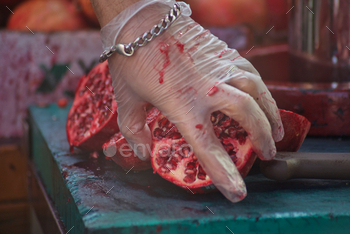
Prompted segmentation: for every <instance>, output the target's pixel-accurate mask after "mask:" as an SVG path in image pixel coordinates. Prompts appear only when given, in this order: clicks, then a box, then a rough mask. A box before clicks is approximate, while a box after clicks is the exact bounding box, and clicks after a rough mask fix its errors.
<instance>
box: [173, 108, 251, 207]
mask: <svg viewBox="0 0 350 234" xmlns="http://www.w3.org/2000/svg"><path fill="white" fill-rule="evenodd" d="M189 115H190V116H188V117H187V118H186V120H185V122H183V121H178V122H177V123H176V127H177V128H178V129H179V131H180V132H181V134H182V135H183V136H184V138H185V139H186V141H187V142H188V143H189V144H190V145H191V146H192V149H193V151H194V153H195V155H196V156H197V158H198V160H199V163H200V165H201V166H202V167H203V169H204V171H205V172H206V173H207V175H208V176H209V178H210V179H211V180H212V182H213V183H214V185H215V186H216V187H217V188H218V189H219V190H220V192H221V193H222V194H223V195H224V196H225V197H226V198H227V199H229V200H230V201H231V202H238V201H240V200H242V199H243V198H244V197H245V196H246V195H247V190H246V186H245V183H244V181H243V179H242V177H241V175H240V173H239V172H238V170H237V168H236V166H235V165H234V163H233V162H232V159H231V158H230V157H229V155H228V154H227V152H226V151H225V149H224V148H223V146H222V144H221V143H220V141H219V139H218V138H217V137H216V135H215V133H214V130H213V125H212V123H211V122H210V118H209V116H210V114H209V112H208V114H206V115H198V114H196V113H195V111H194V112H193V113H191V114H189ZM203 116H204V117H203ZM198 124H201V125H202V126H203V127H201V128H198ZM196 126H197V127H196Z"/></svg>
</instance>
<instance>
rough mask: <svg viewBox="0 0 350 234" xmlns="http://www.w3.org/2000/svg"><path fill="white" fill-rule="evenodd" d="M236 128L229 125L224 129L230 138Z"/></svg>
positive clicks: (234, 133) (234, 134)
mask: <svg viewBox="0 0 350 234" xmlns="http://www.w3.org/2000/svg"><path fill="white" fill-rule="evenodd" d="M236 130H237V129H236V128H233V127H230V128H228V129H227V130H226V131H225V133H226V134H228V135H229V136H230V137H231V138H234V137H235V136H236Z"/></svg>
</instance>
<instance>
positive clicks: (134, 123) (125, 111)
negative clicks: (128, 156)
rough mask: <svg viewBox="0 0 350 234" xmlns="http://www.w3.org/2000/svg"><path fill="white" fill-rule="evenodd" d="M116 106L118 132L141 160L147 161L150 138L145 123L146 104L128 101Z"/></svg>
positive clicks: (150, 144)
mask: <svg viewBox="0 0 350 234" xmlns="http://www.w3.org/2000/svg"><path fill="white" fill-rule="evenodd" d="M117 105H118V107H117V111H118V125H119V129H120V132H121V133H122V134H123V136H124V137H125V139H126V140H127V142H128V143H129V144H130V146H131V148H132V149H133V150H134V152H135V154H136V155H137V156H138V157H139V158H140V159H141V160H144V161H145V160H149V158H150V151H151V150H150V149H151V147H152V138H151V131H150V129H149V127H148V125H147V123H146V116H147V113H146V104H145V103H144V102H142V101H138V100H129V101H128V102H127V103H124V105H123V104H122V103H120V102H118V103H117Z"/></svg>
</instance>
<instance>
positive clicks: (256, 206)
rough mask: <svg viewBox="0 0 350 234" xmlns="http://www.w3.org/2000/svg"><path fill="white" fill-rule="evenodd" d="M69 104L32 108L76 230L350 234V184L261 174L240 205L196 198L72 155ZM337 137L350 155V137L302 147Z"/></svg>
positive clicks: (66, 218) (42, 171)
mask: <svg viewBox="0 0 350 234" xmlns="http://www.w3.org/2000/svg"><path fill="white" fill-rule="evenodd" d="M68 109H69V107H67V108H65V109H61V108H58V107H57V106H56V105H50V106H49V107H46V108H39V107H35V106H32V107H30V109H29V113H30V118H29V121H30V125H31V145H32V147H31V148H32V149H31V151H32V152H31V155H32V156H31V157H32V161H33V162H34V164H35V167H36V170H37V171H38V174H39V175H40V177H41V179H42V181H43V183H44V185H45V189H46V191H47V193H48V194H49V196H50V197H51V199H52V200H53V202H54V204H55V207H56V209H57V211H58V213H59V214H60V216H61V219H62V220H63V222H64V224H65V225H66V229H67V231H69V230H70V231H69V233H70V234H77V233H96V234H97V233H99V234H102V233H103V234H107V233H125V234H126V233H127V234H129V233H144V234H148V233H191V234H195V233H201V234H206V233H228V234H230V233H234V234H240V233H247V234H252V233H259V234H260V233H261V234H264V233H272V234H277V233H281V234H282V233H283V234H289V233H290V234H292V233H293V234H304V233H305V234H306V233H307V234H313V233H315V234H320V233H327V234H330V233H334V234H343V233H346V234H349V233H350V181H331V180H291V181H288V182H284V183H279V182H275V181H272V180H269V179H266V178H264V177H263V176H262V175H260V174H257V175H250V176H248V177H247V178H246V179H245V181H246V184H247V189H248V196H247V198H246V199H244V200H243V201H241V202H239V203H236V204H233V203H230V202H229V201H228V200H226V199H225V198H224V197H223V196H222V195H221V194H220V193H211V194H202V195H193V194H192V193H190V192H188V191H185V190H183V189H181V188H179V187H177V186H175V185H173V184H171V183H170V182H168V181H166V180H164V179H162V178H160V177H159V176H158V175H156V174H153V172H152V170H149V171H144V172H141V173H137V174H134V173H132V172H129V173H127V174H126V172H125V171H123V170H122V169H121V168H119V167H118V166H117V165H116V164H114V163H113V162H112V161H110V160H106V159H105V158H104V157H100V158H98V159H94V158H92V157H89V154H88V153H82V152H75V153H70V152H69V146H68V143H67V139H66V131H65V123H66V116H67V113H68ZM320 142H321V144H320ZM332 142H333V143H336V144H337V147H333V148H332V147H331V148H330V149H331V150H332V151H334V152H335V151H339V152H344V151H345V152H350V140H349V139H343V140H341V141H340V140H338V139H317V138H316V139H307V140H306V142H305V144H304V147H303V148H302V149H301V150H302V151H308V150H309V149H310V151H317V145H321V146H322V147H323V148H322V149H323V150H324V151H327V147H326V146H325V145H327V144H329V146H332V145H334V144H333V143H332ZM349 170H350V169H349Z"/></svg>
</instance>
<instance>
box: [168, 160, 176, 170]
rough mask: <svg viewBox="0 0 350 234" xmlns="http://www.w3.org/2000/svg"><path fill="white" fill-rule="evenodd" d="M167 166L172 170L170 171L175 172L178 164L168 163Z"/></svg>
mask: <svg viewBox="0 0 350 234" xmlns="http://www.w3.org/2000/svg"><path fill="white" fill-rule="evenodd" d="M166 166H167V167H168V168H169V169H170V170H175V169H176V166H177V165H176V164H173V163H171V162H169V163H167V164H166Z"/></svg>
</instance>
